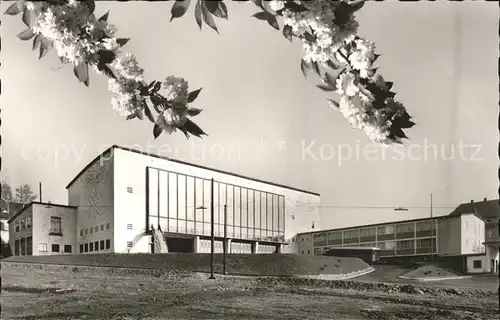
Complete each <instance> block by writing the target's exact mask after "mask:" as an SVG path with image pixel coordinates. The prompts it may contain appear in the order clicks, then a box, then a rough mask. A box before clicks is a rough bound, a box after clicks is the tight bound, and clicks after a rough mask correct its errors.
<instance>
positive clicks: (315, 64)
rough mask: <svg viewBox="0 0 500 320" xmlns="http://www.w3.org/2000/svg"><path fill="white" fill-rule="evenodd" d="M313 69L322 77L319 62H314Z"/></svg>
mask: <svg viewBox="0 0 500 320" xmlns="http://www.w3.org/2000/svg"><path fill="white" fill-rule="evenodd" d="M312 67H313V68H314V72H316V74H317V75H318V76H320V77H321V71H320V70H319V65H318V62H317V61H313V62H312Z"/></svg>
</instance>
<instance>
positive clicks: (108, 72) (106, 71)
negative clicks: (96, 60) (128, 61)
mask: <svg viewBox="0 0 500 320" xmlns="http://www.w3.org/2000/svg"><path fill="white" fill-rule="evenodd" d="M97 69H98V70H99V71H101V72H103V73H104V74H105V75H106V76H108V77H110V78H112V79H116V76H115V74H114V73H113V71H112V70H111V69H110V68H109V67H108V66H107V65H99V64H98V65H97Z"/></svg>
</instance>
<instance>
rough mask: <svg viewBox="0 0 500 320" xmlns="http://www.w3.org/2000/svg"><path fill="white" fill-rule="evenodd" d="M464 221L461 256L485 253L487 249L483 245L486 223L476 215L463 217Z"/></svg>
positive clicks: (464, 215)
mask: <svg viewBox="0 0 500 320" xmlns="http://www.w3.org/2000/svg"><path fill="white" fill-rule="evenodd" d="M461 221H462V250H461V254H476V253H485V252H486V249H485V246H484V245H483V242H484V239H485V234H484V227H485V224H484V221H483V220H481V219H479V218H478V217H477V216H475V215H474V214H463V215H461Z"/></svg>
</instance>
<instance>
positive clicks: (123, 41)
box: [116, 38, 130, 47]
mask: <svg viewBox="0 0 500 320" xmlns="http://www.w3.org/2000/svg"><path fill="white" fill-rule="evenodd" d="M129 41H130V38H118V39H116V42H117V43H118V44H119V45H120V47H123V46H124V45H126V44H127V42H129Z"/></svg>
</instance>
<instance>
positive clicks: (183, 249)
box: [165, 237, 194, 253]
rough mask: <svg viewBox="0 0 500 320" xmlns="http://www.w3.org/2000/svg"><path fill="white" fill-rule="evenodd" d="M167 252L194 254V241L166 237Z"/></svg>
mask: <svg viewBox="0 0 500 320" xmlns="http://www.w3.org/2000/svg"><path fill="white" fill-rule="evenodd" d="M165 240H166V241H167V247H168V252H177V253H194V239H189V238H174V237H166V238H165Z"/></svg>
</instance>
